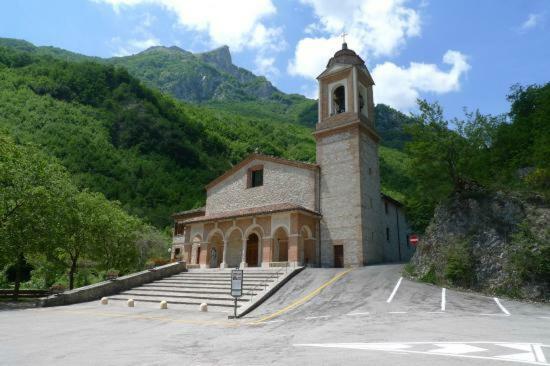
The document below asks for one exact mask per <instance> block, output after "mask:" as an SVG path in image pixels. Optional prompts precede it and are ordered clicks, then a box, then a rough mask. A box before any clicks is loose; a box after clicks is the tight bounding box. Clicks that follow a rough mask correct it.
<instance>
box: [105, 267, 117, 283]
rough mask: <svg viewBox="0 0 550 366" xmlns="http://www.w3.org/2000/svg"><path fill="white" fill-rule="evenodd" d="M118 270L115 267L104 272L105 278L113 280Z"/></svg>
mask: <svg viewBox="0 0 550 366" xmlns="http://www.w3.org/2000/svg"><path fill="white" fill-rule="evenodd" d="M118 273H119V272H118V271H117V270H116V269H110V270H108V271H107V273H105V279H107V280H114V279H116V278H117V277H118Z"/></svg>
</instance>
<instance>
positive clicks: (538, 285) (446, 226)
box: [408, 190, 550, 301]
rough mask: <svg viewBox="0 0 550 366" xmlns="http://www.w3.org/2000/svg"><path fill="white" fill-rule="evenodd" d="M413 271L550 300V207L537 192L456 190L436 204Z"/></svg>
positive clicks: (441, 279) (425, 276) (420, 275)
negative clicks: (529, 194)
mask: <svg viewBox="0 0 550 366" xmlns="http://www.w3.org/2000/svg"><path fill="white" fill-rule="evenodd" d="M408 271H409V272H410V274H411V276H412V277H416V278H419V279H423V280H425V281H428V282H435V283H445V284H447V285H449V284H450V285H455V286H457V287H463V288H470V289H474V290H477V291H483V292H487V293H492V294H495V293H496V294H501V295H502V294H504V295H508V296H512V297H518V298H525V299H532V300H546V301H547V300H549V296H550V289H549V283H550V208H549V207H548V205H547V203H545V202H544V201H543V200H542V198H537V197H531V198H529V199H526V198H520V197H519V196H517V195H510V194H504V193H501V192H499V193H487V192H483V191H479V190H478V191H476V192H474V193H472V192H470V193H466V194H465V193H462V194H456V195H455V196H453V197H452V199H450V200H449V201H448V202H446V203H445V204H442V205H440V206H439V207H438V208H437V209H436V211H435V214H434V217H433V218H432V221H431V223H430V225H429V226H428V228H427V230H426V233H425V235H424V236H423V237H422V238H421V240H420V243H419V245H418V248H417V251H416V253H415V255H414V257H413V258H412V259H411V265H410V266H408Z"/></svg>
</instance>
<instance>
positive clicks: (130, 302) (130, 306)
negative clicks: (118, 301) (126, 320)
mask: <svg viewBox="0 0 550 366" xmlns="http://www.w3.org/2000/svg"><path fill="white" fill-rule="evenodd" d="M128 307H129V308H133V307H134V299H128Z"/></svg>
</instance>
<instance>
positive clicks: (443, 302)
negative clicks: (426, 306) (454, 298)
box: [441, 287, 446, 311]
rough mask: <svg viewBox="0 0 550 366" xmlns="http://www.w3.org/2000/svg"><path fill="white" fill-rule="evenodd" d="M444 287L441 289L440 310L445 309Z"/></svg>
mask: <svg viewBox="0 0 550 366" xmlns="http://www.w3.org/2000/svg"><path fill="white" fill-rule="evenodd" d="M445 301H446V299H445V287H443V288H442V289H441V311H445Z"/></svg>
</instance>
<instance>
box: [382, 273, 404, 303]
mask: <svg viewBox="0 0 550 366" xmlns="http://www.w3.org/2000/svg"><path fill="white" fill-rule="evenodd" d="M402 280H403V277H399V280H398V281H397V283H396V284H395V287H394V288H393V291H392V293H391V295H390V297H388V300H386V302H387V303H388V304H389V303H390V302H391V301H392V300H393V297H394V296H395V293H396V292H397V289H398V288H399V285H401V281H402Z"/></svg>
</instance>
